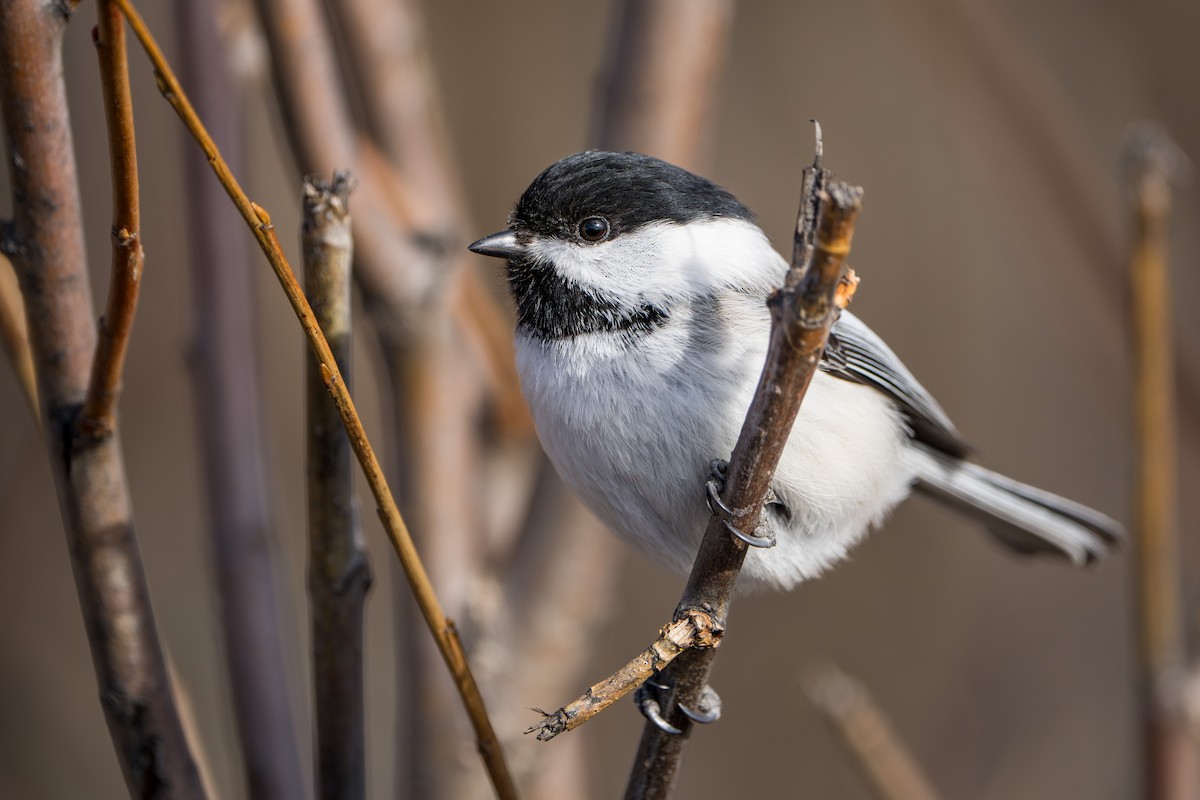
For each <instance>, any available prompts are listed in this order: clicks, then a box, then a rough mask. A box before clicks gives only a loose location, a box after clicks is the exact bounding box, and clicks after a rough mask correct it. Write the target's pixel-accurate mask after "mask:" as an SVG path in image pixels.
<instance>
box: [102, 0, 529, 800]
mask: <svg viewBox="0 0 1200 800" xmlns="http://www.w3.org/2000/svg"><path fill="white" fill-rule="evenodd" d="M113 2H116V3H118V4H119V5H120V6H121V9H122V11H123V13H124V14H125V16H126V18H127V19H128V20H129V24H130V27H131V28H132V29H133V31H134V34H135V35H136V36H137V38H138V40H139V41H140V42H141V44H142V46H143V48H144V49H145V50H146V53H147V55H148V56H149V58H150V61H151V62H152V63H153V65H154V68H155V73H156V76H157V78H158V81H159V88H160V90H161V91H162V93H163V95H164V97H165V98H166V100H167V102H168V103H170V105H171V107H172V108H173V109H175V112H176V113H177V114H178V115H179V117H180V119H181V120H183V122H184V125H185V126H187V128H188V130H189V131H190V132H191V133H192V135H193V136H194V137H195V139H196V141H197V142H198V143H199V144H200V146H201V148H202V149H203V150H204V153H205V155H206V156H207V157H208V159H209V163H210V164H211V165H212V167H213V170H214V172H215V173H216V174H217V177H218V179H219V180H220V181H221V185H222V186H223V187H224V188H225V190H226V191H227V192H228V193H229V196H230V198H231V199H232V200H233V203H234V205H235V206H237V209H238V211H239V212H240V213H241V215H242V218H243V219H244V220H245V221H246V224H247V225H249V226H250V229H251V231H252V232H253V234H254V237H255V239H256V240H257V241H258V243H259V246H260V247H261V248H262V250H263V252H264V254H266V256H267V260H268V262H269V263H270V265H271V269H272V271H273V272H274V273H275V276H276V278H277V279H278V280H279V283H280V285H281V286H282V287H283V291H284V294H286V295H287V298H288V302H289V303H290V304H291V306H292V310H293V311H294V312H295V314H296V317H297V319H298V320H299V321H300V325H301V327H302V328H303V329H304V334H305V337H306V338H307V340H308V343H309V347H310V348H311V350H312V352H313V355H314V357H315V358H316V359H317V362H318V364H319V365H320V370H321V378H322V380H323V382H324V383H325V387H326V390H327V391H328V392H329V394H330V395H331V396H332V397H333V401H334V403H335V405H336V406H337V409H338V412H339V415H340V416H341V420H342V424H343V425H344V426H345V428H346V432H347V434H348V435H349V437H350V442H351V446H352V447H353V448H354V452H355V455H356V456H357V457H358V461H359V464H360V465H361V466H362V469H363V472H364V473H365V474H366V478H367V483H368V485H369V486H370V489H371V493H372V495H374V497H375V501H376V504H377V510H378V513H379V516H380V519H381V520H382V521H383V526H384V529H385V530H386V531H387V534H388V537H389V538H390V539H391V541H392V545H393V547H394V548H395V549H396V553H397V555H398V556H399V558H400V563H401V565H402V566H403V567H404V571H405V574H406V575H407V577H408V580H409V585H410V586H411V588H412V590H413V595H414V597H415V598H416V600H417V605H418V606H419V607H420V610H421V614H422V617H423V618H424V620H425V622H426V624H427V625H428V627H429V630H430V632H431V633H432V634H433V638H434V640H435V641H436V642H437V645H438V650H439V652H440V653H441V655H442V658H443V660H444V661H445V662H446V666H447V668H448V669H449V670H450V673H451V676H452V677H453V679H454V682H455V685H456V687H457V688H458V690H459V693H460V695H461V698H462V701H463V705H464V707H465V708H466V710H467V714H468V716H469V717H470V719H471V723H472V726H473V727H474V729H475V736H476V739H477V744H478V747H479V751H480V754H481V755H482V757H483V760H484V763H485V765H486V767H487V769H488V774H489V777H490V778H491V780H492V782H493V785H494V786H495V788H496V792H497V794H498V795H499V796H500V797H501V798H515V797H516V796H517V794H516V788H515V787H514V786H513V783H512V778H511V776H510V775H509V772H508V767H507V764H506V763H505V761H504V755H503V753H502V751H501V749H500V745H499V742H498V740H497V739H496V734H495V732H494V731H493V730H492V724H491V721H490V720H489V719H488V716H487V710H486V707H485V705H484V702H483V697H482V696H481V695H480V693H479V687H478V685H477V684H476V682H475V678H474V676H473V675H472V674H471V670H470V667H469V666H468V664H467V661H466V656H465V654H464V653H463V649H462V644H461V642H460V641H459V638H458V634H457V632H456V630H455V628H454V624H453V623H452V622H451V621H449V620H448V619H446V616H445V614H444V613H443V611H442V608H441V604H440V602H439V601H438V598H437V595H436V594H435V593H434V590H433V587H432V585H431V584H430V582H429V577H428V575H427V574H426V572H425V567H424V566H423V564H422V563H421V560H420V557H419V556H418V554H417V551H416V547H415V546H414V544H413V541H412V537H411V536H410V534H409V531H408V527H407V526H406V525H405V524H404V520H403V518H401V516H400V512H399V509H398V508H397V507H396V502H395V500H394V498H393V497H392V494H391V490H390V489H389V488H388V485H387V481H386V479H385V478H384V476H383V470H382V469H381V467H380V465H379V460H378V458H377V457H376V455H375V451H374V448H373V447H372V446H371V443H370V442H369V441H368V439H367V436H366V432H365V430H364V429H363V426H362V421H361V420H360V419H359V416H358V412H357V410H356V409H355V407H354V401H353V399H352V398H351V397H350V394H349V392H348V391H347V389H346V385H345V382H344V380H343V379H342V375H341V372H340V370H339V369H338V366H337V362H336V360H335V358H334V356H333V353H332V352H331V351H330V349H329V343H328V342H327V341H326V340H325V337H324V335H323V334H322V333H321V329H320V327H319V326H318V325H317V322H316V319H315V318H314V317H313V313H312V309H311V308H310V307H309V305H308V301H307V300H306V299H305V297H304V293H303V292H302V291H301V289H300V286H299V284H298V283H297V281H296V278H295V275H294V274H293V273H292V269H291V266H290V265H289V264H288V262H287V259H286V257H285V256H284V255H283V251H282V249H281V248H280V246H279V242H278V240H277V239H276V237H275V231H274V228H273V226H272V225H271V220H270V216H269V215H268V214H267V213H266V211H265V210H264V209H262V208H261V207H260V206H257V205H255V204H254V203H252V202H251V201H250V198H249V197H247V196H246V193H245V192H244V191H243V190H242V188H241V186H240V185H239V184H238V182H237V180H236V179H235V178H234V177H233V175H232V173H231V172H230V171H229V167H228V166H227V165H226V164H225V161H224V159H222V158H221V154H220V153H219V152H218V151H217V149H216V146H215V145H214V144H213V142H212V139H211V138H209V136H208V133H207V132H206V131H205V129H204V125H203V124H202V123H201V122H200V119H199V117H197V116H196V113H195V110H194V109H193V108H192V106H191V103H190V102H189V101H188V99H187V97H186V95H185V94H184V93H183V90H182V88H181V87H180V86H179V81H178V80H177V79H176V77H175V75H174V73H173V71H172V70H171V68H170V65H169V64H167V61H166V59H165V58H164V57H163V54H162V51H161V50H160V49H159V47H158V44H157V43H156V42H155V41H154V37H153V36H152V35H151V34H150V31H149V29H147V28H146V25H145V23H144V22H143V20H142V18H141V16H140V15H139V14H138V13H137V11H136V10H135V9H134V8H133V6H132V4H131V3H130V2H129V0H113Z"/></svg>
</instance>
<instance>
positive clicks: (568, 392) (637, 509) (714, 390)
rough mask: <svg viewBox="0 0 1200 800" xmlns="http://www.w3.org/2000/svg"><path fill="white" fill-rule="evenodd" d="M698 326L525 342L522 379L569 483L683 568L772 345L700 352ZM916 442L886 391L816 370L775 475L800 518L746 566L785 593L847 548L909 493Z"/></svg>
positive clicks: (615, 523)
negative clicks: (907, 450) (910, 441)
mask: <svg viewBox="0 0 1200 800" xmlns="http://www.w3.org/2000/svg"><path fill="white" fill-rule="evenodd" d="M690 333H693V334H694V331H691V332H690ZM688 334H689V331H688V329H687V328H686V326H682V325H669V326H667V327H665V328H663V329H661V330H658V331H655V332H653V333H651V334H649V335H647V336H645V337H644V338H642V339H624V340H623V339H621V338H620V337H619V336H612V335H608V334H605V335H595V336H583V337H575V338H570V339H560V340H554V341H545V340H540V339H536V338H534V337H526V336H523V335H521V334H518V337H517V366H518V370H519V372H520V375H521V382H522V387H523V389H524V392H525V395H526V398H527V400H528V402H529V406H530V409H531V411H532V414H533V418H534V422H535V424H536V426H537V430H538V435H539V437H540V439H541V441H542V445H543V447H544V448H545V449H546V452H547V453H548V454H549V456H550V458H551V460H552V461H553V462H554V465H555V467H556V468H557V469H558V471H559V473H560V474H561V475H562V477H563V479H564V480H565V481H566V482H567V483H568V484H569V485H570V486H571V487H572V488H573V489H574V490H575V491H576V492H577V493H578V494H579V495H580V497H581V498H582V499H583V500H584V502H585V503H586V504H587V505H588V506H589V507H590V508H591V509H592V511H593V512H595V513H596V514H597V516H599V517H600V518H601V519H602V520H603V521H604V522H605V523H606V524H608V525H609V526H611V527H612V528H613V529H614V530H615V531H616V532H617V533H619V534H621V535H622V536H623V537H625V538H626V539H628V540H630V541H632V542H634V543H635V544H637V545H639V546H641V547H642V548H644V549H645V550H647V551H648V552H649V553H650V554H651V555H652V556H654V557H655V558H657V559H658V560H659V561H662V562H664V563H665V564H667V565H668V566H671V567H673V568H676V569H679V570H681V571H686V570H688V569H689V568H690V566H691V564H692V560H693V559H694V557H695V554H696V550H697V548H698V546H699V542H700V538H701V537H702V535H703V532H704V529H705V527H706V525H707V520H708V516H709V512H708V509H707V507H706V505H705V503H704V480H705V478H706V476H707V474H708V465H709V462H710V461H711V460H712V459H716V458H721V459H728V458H729V455H730V453H731V451H732V449H733V446H734V444H735V442H736V440H737V435H738V432H739V430H740V428H741V424H742V421H743V420H744V418H745V415H746V410H747V409H748V408H749V405H750V400H751V398H752V395H753V392H754V388H755V385H756V383H757V378H758V375H759V373H760V372H761V369H762V363H763V359H764V357H765V345H766V343H765V336H764V337H760V338H759V340H757V341H754V340H752V337H741V338H730V340H729V341H728V342H725V343H724V344H723V345H719V346H717V347H710V348H709V349H708V350H707V351H702V352H697V351H696V348H695V347H689V346H687V345H688V344H689V342H687V341H684V339H685V338H686V336H687V335H688ZM655 337H659V339H658V341H655V342H654V343H653V345H651V341H650V340H652V339H654V338H655ZM670 337H676V338H678V339H679V340H678V341H670ZM747 339H751V340H750V341H747ZM709 344H711V342H710V343H709ZM702 350H703V349H702ZM905 441H906V437H905V435H904V433H903V428H902V426H901V424H900V422H899V419H898V417H897V412H896V411H895V409H894V408H893V407H892V406H891V404H890V403H889V402H888V401H887V399H886V398H885V397H884V396H883V395H881V394H880V393H879V392H877V391H875V390H873V389H871V388H869V387H866V386H863V385H859V384H854V383H849V382H846V381H843V380H840V379H837V378H832V377H829V376H827V375H824V374H822V373H818V374H817V375H815V376H814V378H813V382H812V385H811V386H810V388H809V392H808V394H807V396H806V398H805V401H804V404H803V406H802V407H801V411H800V416H799V417H798V419H797V420H796V425H795V427H794V429H793V431H792V434H791V436H790V437H789V440H788V446H787V447H786V448H785V449H784V452H783V455H782V458H781V460H780V465H779V469H778V470H777V472H776V476H775V480H774V482H773V484H772V485H773V487H774V488H775V491H776V492H777V494H778V495H779V496H780V499H781V500H782V502H783V503H784V504H785V505H786V506H787V507H788V508H789V509H790V510H791V512H792V519H791V521H790V523H786V527H785V528H784V529H782V530H777V531H776V534H777V541H778V544H777V545H776V546H775V547H774V548H771V549H769V550H752V551H751V552H750V554H749V556H748V558H747V561H746V564H745V567H744V569H743V574H744V575H746V576H747V577H748V578H749V579H750V580H753V581H754V582H755V583H766V584H771V585H774V586H778V587H780V588H786V587H790V586H792V585H794V584H796V583H798V582H799V581H801V580H803V579H805V578H809V577H813V576H815V575H817V574H818V573H819V572H820V571H821V570H822V569H823V568H825V567H826V566H828V565H829V564H831V563H833V562H834V561H837V560H838V559H840V558H841V557H843V556H844V555H845V553H846V551H847V550H848V549H849V548H850V547H851V546H852V545H853V544H854V543H855V542H857V541H858V540H859V539H860V538H861V537H862V536H863V534H864V533H865V532H866V530H867V528H868V526H869V525H871V524H872V523H874V522H877V521H879V519H880V518H881V517H882V516H883V515H884V514H886V513H887V511H888V510H890V509H891V508H892V506H894V505H895V504H896V503H897V502H899V501H900V500H901V499H902V498H903V497H904V496H905V495H906V494H907V492H908V488H909V484H910V483H911V480H912V476H911V474H910V473H909V471H908V470H907V468H906V467H905V466H904V460H903V458H902V452H903V448H904V447H905Z"/></svg>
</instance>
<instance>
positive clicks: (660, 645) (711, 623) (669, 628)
mask: <svg viewBox="0 0 1200 800" xmlns="http://www.w3.org/2000/svg"><path fill="white" fill-rule="evenodd" d="M724 632H725V630H724V628H722V627H721V626H720V625H719V624H718V623H717V621H716V620H715V619H713V617H712V615H711V614H709V613H707V612H705V611H701V610H699V609H688V610H687V611H685V612H684V613H683V614H682V615H681V616H679V617H678V618H677V619H675V620H673V621H671V622H669V623H667V624H666V625H664V626H663V627H662V629H661V630H660V631H659V632H658V638H657V639H656V640H655V641H654V643H653V644H651V645H650V646H649V647H647V648H646V649H645V650H643V651H642V652H641V653H638V655H637V656H636V657H635V658H634V659H633V660H632V661H630V662H629V663H628V664H626V665H625V666H623V667H621V668H620V669H619V670H617V671H616V672H615V673H613V674H612V675H611V676H609V677H608V678H605V679H604V680H602V681H600V682H599V683H597V684H595V685H594V686H591V687H589V688H588V690H587V691H586V692H584V693H583V695H581V696H580V697H579V698H578V699H576V700H574V701H572V702H571V703H568V704H567V705H565V706H563V707H562V708H560V709H558V710H557V711H555V712H553V713H549V714H547V713H546V712H544V711H543V712H542V714H543V719H542V720H541V721H540V722H538V723H537V724H536V725H531V726H530V727H529V728H527V729H526V730H525V733H536V734H537V738H538V739H539V740H540V741H543V742H548V741H550V740H551V739H553V738H554V737H555V736H558V735H559V734H560V733H565V732H566V731H570V730H574V729H575V728H578V727H579V726H580V725H582V724H583V723H585V722H587V721H588V720H589V719H591V718H592V717H594V716H596V715H597V714H599V713H600V712H601V711H603V710H604V709H606V708H608V707H609V706H611V705H612V704H613V703H615V702H617V701H618V700H620V699H621V698H622V697H625V696H626V695H627V694H629V693H630V692H632V691H633V690H634V689H636V688H637V687H639V686H641V685H642V684H643V683H645V682H646V681H647V680H649V679H650V677H651V676H652V675H654V673H656V672H658V671H659V670H662V669H664V668H665V667H666V666H667V665H668V664H670V663H671V662H672V661H674V660H675V658H676V657H677V656H678V655H679V654H680V653H682V652H684V651H685V650H692V649H701V648H713V647H716V646H717V645H719V644H720V643H721V635H722V634H723V633H724ZM535 710H537V709H535Z"/></svg>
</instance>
